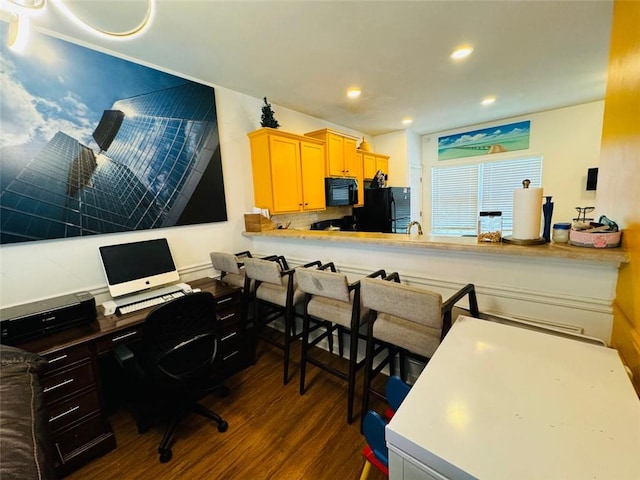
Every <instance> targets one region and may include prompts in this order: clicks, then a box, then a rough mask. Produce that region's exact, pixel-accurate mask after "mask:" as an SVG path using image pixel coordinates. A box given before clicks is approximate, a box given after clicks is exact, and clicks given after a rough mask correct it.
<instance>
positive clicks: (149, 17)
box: [0, 0, 156, 51]
mask: <svg viewBox="0 0 640 480" xmlns="http://www.w3.org/2000/svg"><path fill="white" fill-rule="evenodd" d="M50 1H51V3H53V4H54V5H55V6H56V8H58V9H59V10H60V11H61V12H62V13H63V14H64V15H65V16H66V17H67V18H68V19H69V20H71V21H72V22H73V23H75V24H76V25H78V26H79V27H80V28H82V29H83V30H85V31H87V32H89V33H91V34H93V35H96V36H98V37H101V38H107V39H111V40H113V39H116V40H125V39H131V38H135V37H138V36H140V35H142V34H143V33H144V32H145V31H146V30H147V29H148V28H149V26H150V25H151V23H152V22H153V17H154V16H155V12H156V0H147V11H146V13H145V16H144V18H143V19H142V21H141V22H140V23H139V24H138V25H137V26H136V27H134V28H132V29H131V30H125V31H121V32H112V31H109V30H103V29H101V28H98V27H96V26H94V25H91V24H90V23H87V22H86V21H84V20H82V19H81V18H80V17H78V16H77V15H76V14H74V13H73V12H72V11H71V10H70V9H69V7H67V6H66V5H65V4H64V1H63V0H50ZM46 7H47V0H0V8H1V9H2V10H3V11H5V12H8V13H9V14H10V15H11V20H10V24H9V36H8V37H9V38H8V42H7V43H8V45H9V48H11V49H13V50H18V51H19V50H22V49H24V47H25V46H26V44H27V42H28V39H29V30H30V18H31V17H33V16H36V15H40V14H41V13H43V12H44V11H45V10H46Z"/></svg>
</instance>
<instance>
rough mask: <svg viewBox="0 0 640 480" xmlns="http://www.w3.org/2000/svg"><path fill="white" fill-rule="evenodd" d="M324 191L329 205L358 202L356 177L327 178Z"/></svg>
mask: <svg viewBox="0 0 640 480" xmlns="http://www.w3.org/2000/svg"><path fill="white" fill-rule="evenodd" d="M324 192H325V196H326V199H327V206H328V207H335V206H339V205H355V204H357V203H358V181H357V180H356V179H355V178H325V179H324Z"/></svg>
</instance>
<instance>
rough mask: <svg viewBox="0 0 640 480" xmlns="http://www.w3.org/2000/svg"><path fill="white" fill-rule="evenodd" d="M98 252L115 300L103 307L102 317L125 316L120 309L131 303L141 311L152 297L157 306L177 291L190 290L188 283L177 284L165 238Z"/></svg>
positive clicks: (106, 248)
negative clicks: (115, 314) (106, 315)
mask: <svg viewBox="0 0 640 480" xmlns="http://www.w3.org/2000/svg"><path fill="white" fill-rule="evenodd" d="M99 250H100V258H101V259H102V266H103V268H104V273H105V276H106V278H107V285H108V287H109V293H110V294H111V296H112V297H113V298H114V299H115V300H114V301H113V302H106V303H105V304H103V306H104V308H105V314H111V313H114V312H115V313H126V312H125V311H122V312H121V311H120V308H121V307H125V306H130V305H132V304H134V303H135V304H139V305H140V308H143V307H145V306H148V305H150V304H149V303H148V301H149V299H151V298H155V299H157V300H156V301H155V303H154V304H157V303H160V302H161V301H163V299H164V301H166V300H168V299H171V298H172V295H174V294H175V293H176V292H177V293H182V292H189V291H190V288H189V286H188V285H187V284H184V283H177V282H179V281H180V275H179V274H178V271H177V270H176V266H175V263H174V262H173V257H172V256H171V250H170V249H169V244H168V242H167V239H166V238H158V239H155V240H145V241H141V242H132V243H120V244H116V245H106V246H103V247H100V248H99ZM159 287H164V288H159ZM142 302H144V303H142ZM116 308H117V309H118V311H116ZM131 308H132V309H131V310H130V311H134V310H136V309H138V307H131Z"/></svg>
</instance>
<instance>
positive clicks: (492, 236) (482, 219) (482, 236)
mask: <svg viewBox="0 0 640 480" xmlns="http://www.w3.org/2000/svg"><path fill="white" fill-rule="evenodd" d="M501 241H502V212H480V216H479V217H478V243H485V242H489V243H498V242H501Z"/></svg>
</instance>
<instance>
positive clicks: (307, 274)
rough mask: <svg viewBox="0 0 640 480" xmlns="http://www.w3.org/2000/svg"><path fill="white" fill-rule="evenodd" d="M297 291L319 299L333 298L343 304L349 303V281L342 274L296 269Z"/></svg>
mask: <svg viewBox="0 0 640 480" xmlns="http://www.w3.org/2000/svg"><path fill="white" fill-rule="evenodd" d="M296 279H297V282H298V289H299V290H301V291H303V292H305V293H310V294H311V295H318V296H321V297H328V298H334V299H336V300H341V301H343V302H350V301H351V294H350V292H349V281H348V280H347V276H346V275H344V274H343V273H337V272H330V271H326V270H315V269H311V268H298V269H296Z"/></svg>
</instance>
